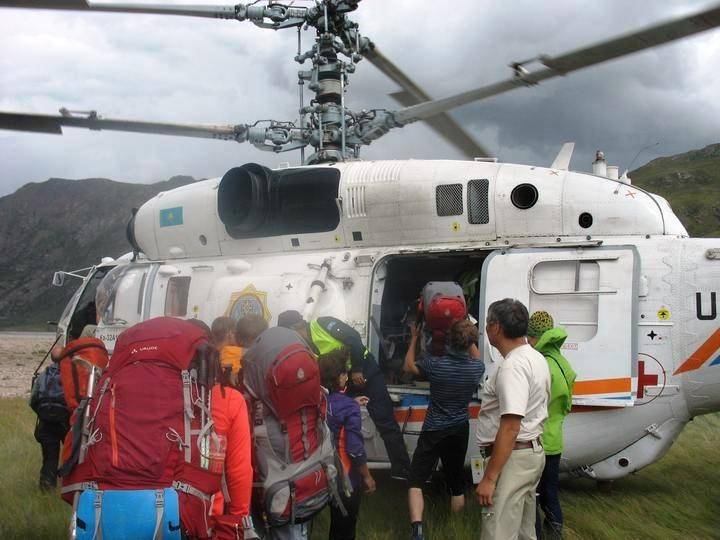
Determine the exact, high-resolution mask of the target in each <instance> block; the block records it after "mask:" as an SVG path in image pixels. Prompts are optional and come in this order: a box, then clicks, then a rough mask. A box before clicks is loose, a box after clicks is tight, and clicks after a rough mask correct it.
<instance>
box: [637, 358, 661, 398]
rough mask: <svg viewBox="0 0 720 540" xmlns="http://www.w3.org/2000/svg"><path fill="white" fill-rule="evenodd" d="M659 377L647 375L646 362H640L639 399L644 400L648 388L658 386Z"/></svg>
mask: <svg viewBox="0 0 720 540" xmlns="http://www.w3.org/2000/svg"><path fill="white" fill-rule="evenodd" d="M657 383H658V376H657V375H650V374H649V373H645V361H644V360H638V389H637V397H638V399H642V398H643V397H644V396H645V387H646V386H657Z"/></svg>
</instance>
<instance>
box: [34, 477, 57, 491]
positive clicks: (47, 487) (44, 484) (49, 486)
mask: <svg viewBox="0 0 720 540" xmlns="http://www.w3.org/2000/svg"><path fill="white" fill-rule="evenodd" d="M56 485H57V482H56V481H55V480H54V479H53V480H50V479H48V478H40V481H39V482H38V487H39V488H40V491H44V492H49V491H55V486H56Z"/></svg>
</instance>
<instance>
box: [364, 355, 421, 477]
mask: <svg viewBox="0 0 720 540" xmlns="http://www.w3.org/2000/svg"><path fill="white" fill-rule="evenodd" d="M368 363H369V362H368ZM364 377H365V386H364V387H363V388H356V387H350V395H352V396H367V397H368V399H369V400H370V401H368V404H367V410H368V413H369V414H370V418H372V421H373V423H374V424H375V427H376V428H377V430H378V432H379V433H380V437H382V440H383V443H385V449H386V450H387V453H388V457H389V458H390V464H391V465H392V470H393V472H394V473H397V474H400V473H402V474H407V472H408V471H409V470H410V456H408V453H407V448H405V439H404V438H403V435H402V433H401V432H400V426H398V423H397V422H396V421H395V409H394V407H393V403H392V401H391V400H390V396H389V395H388V391H387V387H386V386H385V378H384V377H383V374H382V372H381V371H380V370H379V369H377V367H376V368H375V369H372V368H371V369H366V373H364Z"/></svg>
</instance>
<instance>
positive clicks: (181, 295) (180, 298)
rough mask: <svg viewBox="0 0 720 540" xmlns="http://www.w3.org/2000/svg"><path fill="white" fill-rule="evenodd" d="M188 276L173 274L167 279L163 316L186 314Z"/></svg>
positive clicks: (188, 286)
mask: <svg viewBox="0 0 720 540" xmlns="http://www.w3.org/2000/svg"><path fill="white" fill-rule="evenodd" d="M189 293H190V276H173V277H171V278H170V279H169V280H168V284H167V292H166V293H165V316H167V317H184V316H185V315H187V307H188V294H189Z"/></svg>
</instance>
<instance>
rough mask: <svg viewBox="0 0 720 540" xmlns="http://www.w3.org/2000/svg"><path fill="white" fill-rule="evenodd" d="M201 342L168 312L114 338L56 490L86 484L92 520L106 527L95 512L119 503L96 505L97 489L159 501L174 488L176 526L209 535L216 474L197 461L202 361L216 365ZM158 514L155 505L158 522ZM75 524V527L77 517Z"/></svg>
mask: <svg viewBox="0 0 720 540" xmlns="http://www.w3.org/2000/svg"><path fill="white" fill-rule="evenodd" d="M206 346H207V336H206V334H205V332H204V331H203V330H202V329H201V328H199V327H198V326H195V325H193V324H190V323H187V322H186V321H182V320H180V319H174V318H169V317H159V318H156V319H151V320H149V321H145V322H142V323H140V324H137V325H135V326H133V327H131V328H129V329H128V330H126V331H125V332H123V333H122V334H121V335H120V336H119V337H118V340H117V342H116V344H115V350H114V353H113V356H112V359H111V361H110V364H109V367H108V369H107V370H106V371H105V372H104V373H103V375H102V376H101V377H100V379H99V381H98V382H97V384H96V387H95V391H94V393H93V396H92V399H91V400H90V401H89V405H87V407H89V408H88V414H87V419H86V421H85V423H84V433H85V438H86V447H87V455H86V456H85V459H84V461H82V462H81V463H78V464H77V465H76V466H74V468H73V469H72V471H71V472H70V474H69V475H68V476H67V477H66V478H65V480H64V482H63V489H62V492H63V493H64V494H71V493H75V492H78V491H85V490H91V491H92V493H93V497H94V500H93V505H94V507H95V512H96V514H95V517H94V519H93V520H92V522H93V523H94V527H96V528H100V530H101V529H102V527H103V526H104V527H106V528H107V527H109V526H110V525H109V523H110V522H111V521H112V520H113V519H112V518H113V516H111V515H108V516H106V518H102V512H105V511H106V510H107V511H108V512H111V513H112V512H115V511H116V510H117V509H118V508H119V507H120V506H119V505H114V506H113V507H107V506H106V507H105V508H104V509H103V503H102V498H103V494H106V495H109V494H111V493H112V494H113V495H115V493H116V492H118V491H126V492H135V493H137V494H138V496H139V495H140V492H141V491H146V492H148V493H150V495H152V493H153V492H154V493H155V494H156V496H157V499H156V501H155V504H156V505H160V504H161V502H159V501H164V499H165V498H166V497H165V496H164V495H163V494H164V493H165V492H166V491H167V489H168V488H174V489H175V491H176V492H177V498H178V501H179V512H180V519H181V521H182V526H183V530H184V532H185V533H186V534H187V535H189V536H190V537H196V538H208V537H210V536H211V534H212V531H211V530H210V525H209V517H208V516H209V511H210V508H211V504H212V496H213V494H215V493H217V492H218V491H220V489H221V479H222V474H221V473H214V472H210V471H209V470H207V469H206V468H204V467H203V466H204V465H205V466H206V465H207V457H208V454H207V453H205V450H206V448H205V447H204V446H203V445H204V444H205V442H206V441H207V440H208V439H207V437H208V436H209V435H210V433H211V431H212V417H211V414H210V408H209V393H210V389H211V383H209V384H205V383H206V382H207V381H212V380H213V377H214V374H212V373H209V372H208V366H214V365H216V364H217V362H212V361H210V360H208V359H207V358H205V356H206V355H207V354H209V350H208V349H207V347H206ZM203 453H204V455H202V454H203ZM148 490H149V491H148ZM98 493H99V495H98ZM128 494H129V495H131V493H128ZM86 498H87V497H86ZM151 498H152V497H151ZM162 504H164V502H163V503H162ZM98 507H99V508H100V509H102V511H99V510H98ZM163 508H165V507H163ZM118 511H119V510H118ZM79 515H80V514H78V516H79ZM114 517H115V519H116V516H114ZM161 518H162V512H159V513H158V523H160V521H161ZM167 521H168V519H164V520H162V522H163V523H165V522H167ZM77 525H78V527H80V528H82V525H83V523H81V520H78V521H77ZM157 526H159V525H156V527H157ZM179 526H180V525H179V524H178V523H175V527H179ZM96 532H97V531H96ZM105 532H106V533H107V531H105Z"/></svg>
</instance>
